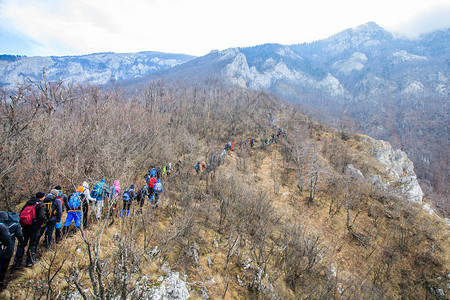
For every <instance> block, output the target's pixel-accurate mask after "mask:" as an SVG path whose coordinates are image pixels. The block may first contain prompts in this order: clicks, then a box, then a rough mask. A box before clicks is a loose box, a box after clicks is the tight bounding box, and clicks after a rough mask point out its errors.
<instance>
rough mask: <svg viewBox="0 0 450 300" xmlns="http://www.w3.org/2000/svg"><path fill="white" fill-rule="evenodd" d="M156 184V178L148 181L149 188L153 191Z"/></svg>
mask: <svg viewBox="0 0 450 300" xmlns="http://www.w3.org/2000/svg"><path fill="white" fill-rule="evenodd" d="M155 183H156V178H155V177H152V178H150V180H149V181H148V186H149V187H150V188H151V189H152V188H153V187H154V186H155Z"/></svg>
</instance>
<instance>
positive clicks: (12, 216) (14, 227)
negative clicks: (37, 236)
mask: <svg viewBox="0 0 450 300" xmlns="http://www.w3.org/2000/svg"><path fill="white" fill-rule="evenodd" d="M0 223H2V224H4V225H5V226H6V227H8V230H9V236H10V243H9V246H8V247H5V248H4V249H3V251H2V253H1V255H0V287H1V286H4V284H3V280H5V277H6V271H8V267H9V263H10V262H11V258H12V257H13V255H14V246H15V243H16V239H17V240H18V242H19V244H20V243H23V234H22V229H21V226H20V224H19V215H18V214H16V213H14V212H11V213H9V214H7V213H6V212H5V211H0Z"/></svg>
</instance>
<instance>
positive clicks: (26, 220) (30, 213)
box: [19, 202, 39, 226]
mask: <svg viewBox="0 0 450 300" xmlns="http://www.w3.org/2000/svg"><path fill="white" fill-rule="evenodd" d="M38 205H39V202H36V203H35V204H33V205H27V206H26V207H25V208H24V209H23V210H22V211H21V212H20V215H19V222H20V225H22V226H25V225H32V224H33V220H34V218H35V217H36V207H37V206H38Z"/></svg>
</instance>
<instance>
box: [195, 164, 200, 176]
mask: <svg viewBox="0 0 450 300" xmlns="http://www.w3.org/2000/svg"><path fill="white" fill-rule="evenodd" d="M194 168H195V172H197V175H198V173H199V172H200V162H198V163H197V164H196V165H195V166H194Z"/></svg>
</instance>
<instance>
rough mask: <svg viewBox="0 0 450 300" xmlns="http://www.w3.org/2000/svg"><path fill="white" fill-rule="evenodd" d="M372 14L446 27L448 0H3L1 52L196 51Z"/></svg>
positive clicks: (395, 24) (350, 22)
mask: <svg viewBox="0 0 450 300" xmlns="http://www.w3.org/2000/svg"><path fill="white" fill-rule="evenodd" d="M369 21H373V22H375V23H377V24H378V25H380V26H381V27H383V28H385V29H386V30H389V31H391V32H393V33H399V34H402V35H405V36H408V37H417V36H418V35H419V34H421V33H424V32H429V31H432V30H436V29H442V28H449V27H450V0H445V1H444V0H375V1H372V0H276V1H269V0H222V1H216V0H189V1H188V0H0V54H21V55H27V56H35V55H42V56H49V55H78V54H89V53H94V52H107V51H112V52H118V53H119V52H139V51H161V52H170V53H185V54H191V55H198V56H200V55H205V54H207V53H208V52H210V51H211V50H213V49H218V50H223V49H226V48H230V47H245V46H255V45H259V44H264V43H280V44H285V45H289V44H298V43H303V42H311V41H314V40H319V39H323V38H326V37H328V36H330V35H333V34H335V33H338V32H340V31H342V30H345V29H347V28H352V27H356V26H358V25H361V24H364V23H367V22H369Z"/></svg>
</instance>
